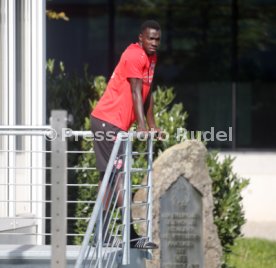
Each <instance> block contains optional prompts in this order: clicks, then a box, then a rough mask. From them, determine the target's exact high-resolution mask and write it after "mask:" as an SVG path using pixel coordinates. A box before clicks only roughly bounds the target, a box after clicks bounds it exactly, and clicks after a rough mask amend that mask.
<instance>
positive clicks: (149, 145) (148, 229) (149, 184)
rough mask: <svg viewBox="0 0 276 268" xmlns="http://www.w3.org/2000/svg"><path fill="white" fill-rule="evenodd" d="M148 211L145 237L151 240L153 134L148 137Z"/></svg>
mask: <svg viewBox="0 0 276 268" xmlns="http://www.w3.org/2000/svg"><path fill="white" fill-rule="evenodd" d="M147 142H148V200H147V202H148V213H147V225H148V228H147V237H148V238H149V240H150V241H152V199H153V198H152V161H153V156H152V153H153V135H151V134H150V135H149V138H148V141H147Z"/></svg>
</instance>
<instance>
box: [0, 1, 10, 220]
mask: <svg viewBox="0 0 276 268" xmlns="http://www.w3.org/2000/svg"><path fill="white" fill-rule="evenodd" d="M8 59H9V43H8V0H2V1H0V124H1V125H7V124H8V122H9V119H8V118H9V105H8V96H9V88H8V86H9V78H8V73H9V71H8V68H9V64H8V62H9V60H8ZM0 149H1V150H3V151H4V150H7V149H8V139H7V137H1V138H0ZM0 159H1V166H2V165H3V166H7V165H8V155H7V153H5V152H2V153H1V154H0ZM0 175H1V176H0V183H3V184H5V185H7V184H8V170H1V171H0ZM0 195H1V199H2V200H7V198H8V187H7V186H6V187H5V186H2V187H1V188H0ZM7 215H8V203H7V202H5V203H4V202H1V203H0V217H4V216H7Z"/></svg>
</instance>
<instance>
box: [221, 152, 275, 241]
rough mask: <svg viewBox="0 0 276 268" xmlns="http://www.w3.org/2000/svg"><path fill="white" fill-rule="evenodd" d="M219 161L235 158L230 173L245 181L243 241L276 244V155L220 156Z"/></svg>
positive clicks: (240, 154)
mask: <svg viewBox="0 0 276 268" xmlns="http://www.w3.org/2000/svg"><path fill="white" fill-rule="evenodd" d="M219 155H220V158H221V159H223V158H224V157H225V156H227V155H230V156H232V157H235V161H234V163H233V171H234V172H235V173H237V174H238V175H239V176H240V177H243V178H248V179H249V185H248V187H247V188H246V189H244V191H243V193H242V196H243V201H242V204H243V207H244V212H245V218H246V221H247V222H246V223H245V225H244V226H243V234H244V235H245V237H259V238H265V239H271V240H276V209H275V204H276V195H275V189H276V166H275V163H276V152H269V151H267V152H252V151H240V152H221V153H220V154H219Z"/></svg>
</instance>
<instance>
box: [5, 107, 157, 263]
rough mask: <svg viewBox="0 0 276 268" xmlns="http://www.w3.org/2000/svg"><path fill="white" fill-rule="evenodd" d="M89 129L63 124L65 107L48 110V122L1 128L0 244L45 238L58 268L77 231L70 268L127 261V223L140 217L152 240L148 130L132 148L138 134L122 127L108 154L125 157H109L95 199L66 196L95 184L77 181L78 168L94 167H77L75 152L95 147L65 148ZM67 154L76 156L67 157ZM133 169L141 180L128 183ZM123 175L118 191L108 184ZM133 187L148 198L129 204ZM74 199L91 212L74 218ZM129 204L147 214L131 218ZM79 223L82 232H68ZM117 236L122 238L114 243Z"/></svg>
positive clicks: (92, 169)
mask: <svg viewBox="0 0 276 268" xmlns="http://www.w3.org/2000/svg"><path fill="white" fill-rule="evenodd" d="M89 135H91V132H90V131H72V130H70V129H68V128H67V113H66V112H64V111H53V112H52V115H51V125H46V126H0V160H1V161H0V196H1V198H0V199H1V200H0V208H1V210H0V213H1V214H0V241H2V244H3V243H13V244H24V243H25V244H51V247H52V268H54V267H59V268H60V267H66V245H68V244H74V243H75V242H74V241H73V238H74V237H79V238H80V239H83V241H82V247H81V251H80V255H79V258H78V260H77V263H76V267H81V266H85V265H86V266H88V267H91V265H93V267H112V265H113V264H114V263H115V262H118V261H120V262H122V263H123V264H127V263H129V240H130V236H129V229H130V224H135V225H138V224H142V223H144V224H145V225H146V233H145V236H146V237H148V238H149V239H150V240H151V232H152V230H151V222H152V219H151V218H152V215H151V176H152V175H151V170H152V166H151V165H152V138H151V137H152V135H149V138H148V139H146V143H147V150H146V151H143V152H141V153H139V152H133V151H132V141H133V140H134V139H135V138H136V136H137V134H136V133H132V132H130V133H120V134H119V136H118V139H117V141H116V142H115V146H114V149H113V152H112V155H111V159H113V158H114V157H115V159H116V157H119V158H121V159H123V162H124V166H123V168H121V169H114V165H113V164H112V161H113V162H114V159H113V160H111V162H110V164H109V166H108V169H107V171H106V174H105V176H104V179H103V181H102V185H101V188H100V189H99V192H98V198H97V200H96V201H95V200H92V199H91V198H90V199H89V198H88V200H83V199H81V200H74V199H71V200H68V196H69V197H70V196H72V192H74V193H75V192H76V191H77V190H78V189H80V188H84V187H85V188H88V189H95V191H96V189H97V188H98V183H89V182H84V183H83V182H81V183H80V182H79V183H78V182H77V181H76V176H77V174H78V172H80V171H81V172H83V171H86V172H89V173H91V172H97V171H96V168H95V166H87V165H86V166H80V165H79V164H78V160H79V158H78V157H74V156H76V155H78V156H79V155H87V154H91V155H93V154H94V152H93V150H86V151H85V150H84V151H82V150H79V149H76V148H77V147H76V146H71V145H72V144H74V142H75V140H76V139H78V138H80V139H81V138H84V137H88V136H89ZM17 137H22V139H23V140H24V141H23V146H21V147H20V148H17V146H16V142H17ZM72 138H73V141H72ZM91 146H92V142H91ZM119 146H124V148H125V151H124V153H123V154H122V155H120V156H118V155H117V152H118V150H119V149H118V148H119ZM22 147H23V148H22ZM68 148H69V149H68ZM72 148H73V149H72ZM116 148H117V149H116ZM116 150H117V151H116ZM141 155H143V156H144V157H146V158H147V166H146V167H137V166H136V167H134V166H135V161H134V160H133V159H134V158H135V157H139V156H141ZM72 159H74V161H75V162H74V161H71V160H72ZM68 162H70V164H71V165H69V164H68ZM133 162H134V163H133ZM108 174H109V175H108ZM135 174H136V175H135ZM137 174H139V176H145V175H146V176H147V183H146V184H145V185H134V186H133V187H132V186H131V177H133V176H138V175H137ZM118 177H120V178H121V179H118ZM122 180H124V183H123V189H122V190H121V191H119V192H116V191H115V190H114V189H116V187H117V185H118V183H119V182H120V181H122ZM108 185H112V187H108ZM114 187H115V188H114ZM134 188H145V190H146V191H147V201H146V202H141V203H137V204H134V203H132V202H131V193H132V191H133V189H134ZM107 190H108V191H110V194H109V196H110V197H109V200H103V199H104V193H105V192H106V191H107ZM68 193H69V195H68ZM121 194H122V195H123V197H124V198H123V200H124V201H123V204H121V206H119V205H118V199H119V198H120V197H121ZM73 196H74V195H73ZM108 201H109V202H108ZM78 204H88V205H89V206H90V207H94V210H93V211H94V212H93V214H92V216H91V218H90V217H89V216H88V215H87V213H84V214H83V215H78V216H76V214H75V212H76V208H75V207H76V206H77V205H78ZM103 205H104V206H105V207H107V208H108V211H109V212H110V214H111V217H109V218H108V217H105V218H102V211H103ZM131 206H145V208H146V216H145V217H144V218H143V219H136V220H135V221H133V222H131V216H130V213H131ZM72 207H73V209H72ZM72 211H73V212H72ZM107 220H108V229H109V231H110V233H111V234H112V235H110V236H109V237H107V236H108V235H109V234H107V233H105V234H103V233H102V231H101V230H102V229H103V228H102V227H103V225H105V224H107V223H106V221H107ZM77 221H82V222H84V223H86V224H87V225H88V229H87V231H86V234H84V233H78V232H76V230H73V228H72V226H73V225H75V224H76V222H77ZM102 236H104V237H102ZM3 238H4V239H3ZM105 240H107V241H105ZM116 241H117V242H118V241H121V242H120V243H116ZM105 242H107V243H105Z"/></svg>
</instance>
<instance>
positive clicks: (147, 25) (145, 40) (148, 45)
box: [139, 20, 161, 55]
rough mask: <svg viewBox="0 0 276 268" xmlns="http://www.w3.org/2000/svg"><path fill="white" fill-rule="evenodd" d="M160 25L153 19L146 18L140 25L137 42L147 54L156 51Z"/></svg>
mask: <svg viewBox="0 0 276 268" xmlns="http://www.w3.org/2000/svg"><path fill="white" fill-rule="evenodd" d="M160 39H161V27H160V25H159V23H158V22H157V21H155V20H147V21H145V22H144V23H143V24H142V25H141V30H140V34H139V44H140V45H141V46H142V48H143V49H144V50H145V51H146V53H147V54H148V55H153V54H154V53H156V50H157V48H158V47H159V45H160Z"/></svg>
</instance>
